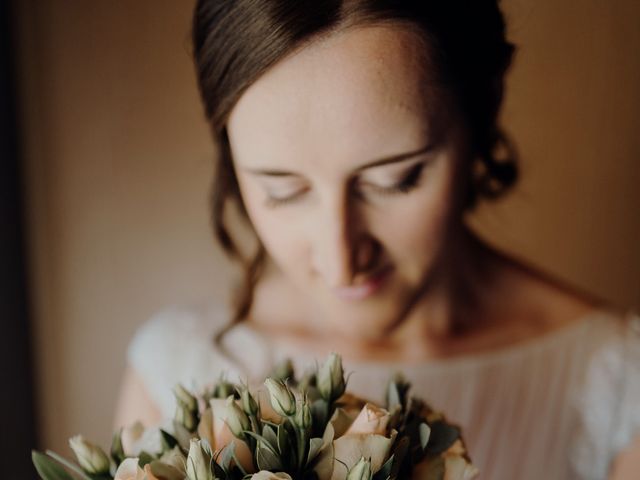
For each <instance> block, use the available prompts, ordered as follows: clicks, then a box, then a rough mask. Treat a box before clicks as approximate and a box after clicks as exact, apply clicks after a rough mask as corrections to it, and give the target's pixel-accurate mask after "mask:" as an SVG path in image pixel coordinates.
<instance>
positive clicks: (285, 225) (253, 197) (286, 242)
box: [238, 178, 307, 272]
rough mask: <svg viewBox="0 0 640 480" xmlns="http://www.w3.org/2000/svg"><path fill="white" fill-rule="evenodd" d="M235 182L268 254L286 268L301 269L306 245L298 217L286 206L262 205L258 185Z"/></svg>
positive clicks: (291, 270)
mask: <svg viewBox="0 0 640 480" xmlns="http://www.w3.org/2000/svg"><path fill="white" fill-rule="evenodd" d="M238 182H239V185H240V192H241V194H242V200H243V202H244V205H245V207H246V210H247V214H248V215H249V220H250V221H251V224H252V225H253V228H254V229H255V231H256V234H257V235H258V238H259V239H260V241H261V242H262V244H263V245H264V247H265V249H266V250H267V253H268V254H269V256H271V257H272V258H273V260H274V261H275V262H276V263H277V264H278V266H279V267H280V268H281V269H283V270H285V271H288V272H295V271H302V269H303V268H304V265H305V263H304V262H305V258H306V252H307V246H306V243H305V241H304V236H303V235H302V232H301V231H300V227H301V223H300V219H299V218H296V217H295V215H293V214H292V210H291V209H289V208H287V207H286V206H285V207H281V208H279V209H277V208H276V209H275V210H274V209H272V208H269V207H267V206H265V194H264V191H263V190H262V189H261V188H260V187H258V186H255V185H252V184H251V182H248V181H247V182H245V181H243V180H242V179H241V178H238Z"/></svg>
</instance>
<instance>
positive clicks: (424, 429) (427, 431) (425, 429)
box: [418, 423, 431, 451]
mask: <svg viewBox="0 0 640 480" xmlns="http://www.w3.org/2000/svg"><path fill="white" fill-rule="evenodd" d="M418 428H419V433H420V446H421V447H422V450H423V451H424V450H426V448H427V444H428V443H429V437H430V436H431V428H429V425H427V424H426V423H421V424H420V426H419V427H418Z"/></svg>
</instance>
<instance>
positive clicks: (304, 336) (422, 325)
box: [117, 25, 640, 480]
mask: <svg viewBox="0 0 640 480" xmlns="http://www.w3.org/2000/svg"><path fill="white" fill-rule="evenodd" d="M419 41H420V40H419V39H418V38H417V36H415V34H414V33H412V32H410V31H408V30H407V29H403V28H401V27H399V26H391V25H388V26H369V27H357V28H350V29H347V30H344V31H341V32H337V33H333V34H331V35H329V36H327V37H324V38H322V39H318V40H316V41H314V42H313V43H311V44H310V45H308V46H306V47H305V48H303V49H301V50H299V51H297V52H295V53H293V54H292V55H290V56H289V57H287V58H285V59H284V60H281V61H280V62H278V64H277V65H275V66H274V67H273V68H271V69H270V70H269V71H268V72H267V73H266V74H264V75H263V76H262V77H261V78H259V79H258V80H257V81H256V82H255V83H254V84H253V85H251V87H249V89H248V90H247V91H246V92H245V93H244V94H243V95H242V97H241V98H240V100H239V101H238V103H237V104H236V106H235V107H234V109H233V110H232V112H231V114H230V117H229V120H228V124H227V130H228V135H229V141H230V145H231V150H232V154H233V159H234V167H235V170H236V175H237V178H238V181H239V185H240V189H241V193H242V197H243V201H244V203H245V206H246V209H247V212H248V214H249V217H250V220H251V223H252V225H253V227H254V228H255V230H256V233H257V234H258V236H259V238H260V240H261V241H262V243H263V244H264V246H265V248H266V250H267V252H268V254H269V257H270V263H269V265H268V269H267V271H266V273H265V276H264V278H263V279H262V280H261V282H260V284H259V285H258V288H257V291H256V298H255V301H254V304H253V308H252V311H251V313H250V315H249V318H248V319H247V323H248V324H249V325H250V326H252V327H253V328H255V329H257V330H260V331H261V332H262V333H263V334H264V335H270V336H272V337H273V341H274V343H276V344H280V345H282V346H283V348H284V347H285V346H286V348H289V349H290V350H295V349H296V348H299V349H304V350H305V351H307V352H309V351H313V352H315V353H316V354H317V355H318V356H322V355H325V354H326V353H327V352H328V351H332V350H333V351H340V352H344V353H343V356H344V357H345V358H347V359H356V360H367V359H371V358H376V359H378V360H385V359H386V360H393V361H405V362H414V361H421V360H425V359H431V358H444V357H451V356H457V355H465V354H470V353H476V352H481V351H487V350H494V349H498V348H502V347H504V346H507V345H512V344H514V343H517V342H520V341H524V340H527V339H531V338H533V337H536V336H540V335H544V334H547V333H549V332H551V331H553V330H554V329H557V328H561V327H563V326H565V325H566V324H568V323H571V322H574V321H578V320H579V319H580V318H582V317H583V316H584V315H585V314H586V313H587V312H589V311H590V310H592V309H594V308H597V307H599V306H601V305H600V304H599V302H598V301H596V300H594V299H592V298H591V297H588V296H587V295H585V294H583V293H581V292H577V291H575V290H574V289H572V288H570V287H568V286H566V285H563V284H561V283H560V282H558V281H557V280H555V279H552V278H549V277H547V276H545V275H543V274H541V273H540V272H537V271H535V270H534V269H533V268H531V267H529V266H526V265H524V264H523V263H522V262H519V261H516V260H514V259H512V258H509V257H507V256H506V255H504V254H502V253H500V252H498V251H496V250H494V249H492V248H491V247H489V246H487V245H486V244H484V243H483V242H482V241H480V240H479V239H478V238H477V237H475V236H474V235H473V234H472V233H471V232H469V231H468V230H467V229H466V228H465V226H464V223H463V221H462V214H463V208H462V204H463V201H462V200H463V198H464V194H465V189H466V188H467V185H466V178H467V175H466V173H465V172H466V171H467V169H468V167H469V164H470V162H471V160H472V158H473V153H472V148H471V145H470V142H469V132H468V131H467V129H466V125H465V122H464V118H463V117H462V116H461V115H460V113H459V112H458V108H457V105H456V103H455V101H454V100H453V98H454V97H453V96H452V95H451V94H450V92H448V91H447V90H446V89H444V88H442V87H441V86H439V85H438V82H437V79H436V76H435V75H434V74H433V69H432V68H431V69H430V68H428V59H417V58H416V55H415V51H416V49H417V47H418V48H420V46H421V44H419ZM425 65H426V66H427V68H424V67H425ZM408 179H409V180H412V181H411V182H409V181H408ZM399 184H403V185H404V186H403V188H402V189H400V190H399V189H398V185H399ZM381 271H384V272H387V273H386V275H385V277H384V281H383V282H382V283H381V285H380V287H379V288H378V289H377V290H376V291H375V292H374V293H373V294H371V295H369V296H367V297H366V298H363V299H359V300H353V299H345V298H344V296H343V295H341V294H340V292H344V289H345V288H347V289H348V288H350V287H353V286H358V285H363V284H366V283H367V282H371V281H372V280H371V279H372V278H375V277H376V275H377V274H378V273H379V272H381ZM347 347H348V348H347ZM137 418H143V419H145V420H147V422H148V423H154V421H157V420H159V419H160V418H159V412H158V409H157V407H155V406H154V405H153V404H152V402H151V401H150V399H149V396H148V395H147V394H146V392H144V387H143V385H142V381H141V379H140V378H139V377H138V376H137V375H136V373H135V372H133V371H128V372H127V374H126V375H125V382H124V385H123V389H122V396H121V401H120V407H119V413H118V415H117V423H118V424H119V425H122V424H127V423H131V422H132V421H133V420H134V419H137ZM639 447H640V445H638V444H636V445H635V446H634V447H632V448H631V449H630V451H629V452H627V453H625V455H623V456H621V457H620V458H619V459H618V460H617V462H616V464H615V465H616V468H615V470H614V473H613V475H615V476H612V477H611V478H614V479H617V480H624V479H625V478H632V477H631V476H630V475H631V473H630V472H632V471H637V470H635V469H634V463H633V462H637V461H638V458H640V457H639V452H638V451H639V450H640V448H639ZM625 472H626V473H625Z"/></svg>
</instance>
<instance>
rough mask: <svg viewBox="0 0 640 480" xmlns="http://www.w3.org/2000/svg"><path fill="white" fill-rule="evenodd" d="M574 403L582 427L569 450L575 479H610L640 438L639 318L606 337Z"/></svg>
mask: <svg viewBox="0 0 640 480" xmlns="http://www.w3.org/2000/svg"><path fill="white" fill-rule="evenodd" d="M599 333H601V336H600V337H599V338H597V339H596V341H597V342H598V343H599V344H600V345H599V346H597V347H596V348H595V350H594V353H593V354H592V356H591V359H590V362H589V364H588V366H587V369H586V371H585V378H584V384H583V385H584V388H583V389H579V391H578V392H577V394H578V395H579V396H578V397H576V398H575V399H574V403H575V406H576V408H577V410H578V417H577V418H578V420H577V421H578V423H577V426H576V429H575V430H574V436H573V442H572V445H571V450H570V460H571V466H572V469H573V471H574V475H575V477H574V478H577V479H580V480H602V479H605V478H607V475H608V472H609V469H610V467H611V462H612V461H613V460H614V459H615V457H616V455H617V454H618V453H619V452H620V451H621V450H623V449H624V448H625V447H626V446H628V445H629V444H630V443H631V441H632V439H633V438H634V437H635V435H638V434H640V317H638V316H637V315H631V316H630V317H629V318H628V319H627V320H625V322H624V323H623V324H622V325H621V326H620V328H618V329H615V330H614V331H611V329H609V331H602V332H599Z"/></svg>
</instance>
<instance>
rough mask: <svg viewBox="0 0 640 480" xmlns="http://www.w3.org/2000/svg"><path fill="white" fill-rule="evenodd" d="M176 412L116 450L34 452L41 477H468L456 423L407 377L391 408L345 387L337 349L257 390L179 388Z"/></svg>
mask: <svg viewBox="0 0 640 480" xmlns="http://www.w3.org/2000/svg"><path fill="white" fill-rule="evenodd" d="M174 394H175V397H176V400H177V409H176V415H175V418H174V419H173V420H172V421H171V422H170V423H168V424H167V425H166V426H164V427H163V428H160V427H156V428H149V429H145V428H144V427H143V426H142V425H141V424H140V423H137V424H135V425H133V426H131V427H128V428H124V429H122V430H120V431H119V432H117V433H116V434H115V435H114V439H113V442H112V445H111V451H110V453H109V454H107V453H105V451H103V450H102V449H101V448H99V447H97V446H95V445H93V444H91V443H90V442H88V441H86V440H84V439H83V438H82V437H81V436H76V437H73V438H71V440H70V441H69V443H70V446H71V449H72V450H73V452H74V454H75V456H76V460H77V463H76V462H72V461H69V460H67V459H65V458H64V457H61V456H60V455H58V454H56V453H54V452H50V451H47V452H46V453H40V452H37V451H34V452H33V462H34V465H35V467H36V469H37V471H38V473H39V475H40V477H41V478H42V479H43V480H74V479H82V480H108V479H109V480H113V479H115V480H185V479H186V480H238V479H253V480H278V479H280V480H282V479H286V480H345V479H346V480H394V479H421V480H467V479H471V478H474V477H475V476H476V474H477V469H476V468H475V467H474V466H473V465H472V464H471V463H470V461H469V457H468V456H467V453H466V450H465V447H464V443H463V441H462V438H461V436H460V431H459V429H458V428H457V427H455V426H453V425H451V424H449V423H447V422H446V420H445V419H444V417H443V416H442V415H441V414H439V413H437V412H434V411H433V410H432V409H431V408H429V406H428V405H427V404H426V403H424V402H423V401H422V400H420V399H417V398H414V397H411V396H410V395H409V384H408V383H407V382H406V381H404V379H403V378H402V377H401V376H397V377H396V378H395V379H393V380H392V381H390V382H389V384H388V386H387V391H386V404H385V405H384V407H381V406H377V405H374V404H372V403H368V402H366V401H364V400H362V399H360V398H357V397H355V396H353V395H351V394H349V393H347V392H346V381H345V377H344V371H343V368H342V361H341V359H340V357H339V356H338V355H336V354H331V355H330V356H329V358H328V359H327V360H326V361H325V362H324V364H323V365H322V366H321V367H320V368H317V369H316V370H315V371H313V372H310V373H308V374H307V375H305V376H304V377H302V378H301V379H299V380H296V378H295V376H294V372H293V368H292V367H291V364H290V362H289V363H287V364H285V365H283V366H281V368H279V369H278V370H277V371H276V372H274V375H272V376H271V377H269V378H267V379H266V380H265V382H264V386H263V387H261V388H258V389H256V390H254V391H250V389H249V387H248V386H247V385H234V384H231V383H229V382H227V381H225V380H224V379H221V380H220V381H219V382H218V383H217V384H216V385H215V386H214V387H213V388H212V389H210V390H207V391H205V392H203V393H201V394H199V395H195V394H194V393H192V392H189V391H187V390H186V389H185V388H184V387H182V386H180V385H178V386H177V387H176V388H175V389H174Z"/></svg>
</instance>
